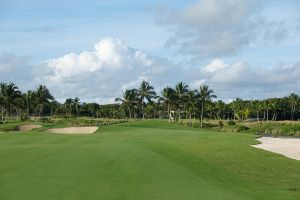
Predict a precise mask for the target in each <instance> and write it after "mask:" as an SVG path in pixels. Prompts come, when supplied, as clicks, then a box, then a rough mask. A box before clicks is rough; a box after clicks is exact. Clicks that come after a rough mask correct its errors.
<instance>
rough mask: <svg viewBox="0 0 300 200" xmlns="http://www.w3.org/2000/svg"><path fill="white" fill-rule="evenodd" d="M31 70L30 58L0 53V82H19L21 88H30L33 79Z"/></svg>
mask: <svg viewBox="0 0 300 200" xmlns="http://www.w3.org/2000/svg"><path fill="white" fill-rule="evenodd" d="M32 70H33V66H32V65H30V58H28V57H19V56H16V55H14V54H11V53H7V52H0V82H19V83H20V85H22V86H23V87H27V86H28V87H30V86H32V85H31V83H30V82H31V80H32V79H33V77H34V74H33V71H32Z"/></svg>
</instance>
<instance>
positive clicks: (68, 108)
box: [64, 98, 74, 116]
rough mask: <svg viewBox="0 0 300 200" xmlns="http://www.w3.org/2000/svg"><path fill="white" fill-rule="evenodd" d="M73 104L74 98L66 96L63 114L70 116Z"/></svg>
mask: <svg viewBox="0 0 300 200" xmlns="http://www.w3.org/2000/svg"><path fill="white" fill-rule="evenodd" d="M73 105H74V99H72V98H68V99H66V101H65V103H64V109H65V113H66V114H65V115H66V116H71V115H72V107H73Z"/></svg>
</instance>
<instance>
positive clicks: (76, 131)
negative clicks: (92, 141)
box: [48, 126, 98, 134]
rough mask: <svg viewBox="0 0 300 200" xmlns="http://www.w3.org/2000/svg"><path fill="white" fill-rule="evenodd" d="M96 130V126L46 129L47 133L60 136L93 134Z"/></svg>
mask: <svg viewBox="0 0 300 200" xmlns="http://www.w3.org/2000/svg"><path fill="white" fill-rule="evenodd" d="M97 129H98V127H97V126H89V127H69V128H52V129H48V132H50V133H62V134H91V133H94V132H95V131H96V130H97Z"/></svg>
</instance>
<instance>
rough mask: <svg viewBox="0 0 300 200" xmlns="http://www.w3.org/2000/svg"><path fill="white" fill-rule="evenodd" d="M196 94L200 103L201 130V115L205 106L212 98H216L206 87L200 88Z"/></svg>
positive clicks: (201, 119)
mask: <svg viewBox="0 0 300 200" xmlns="http://www.w3.org/2000/svg"><path fill="white" fill-rule="evenodd" d="M196 93H197V96H198V98H199V100H200V102H201V114H200V122H201V128H203V115H204V109H205V105H206V103H207V102H209V101H211V100H212V99H213V98H217V96H216V95H214V91H213V90H212V89H209V87H208V86H207V85H202V86H200V89H199V91H196Z"/></svg>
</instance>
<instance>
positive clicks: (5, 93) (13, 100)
mask: <svg viewBox="0 0 300 200" xmlns="http://www.w3.org/2000/svg"><path fill="white" fill-rule="evenodd" d="M0 88H1V90H0V92H1V93H0V96H1V99H2V101H3V106H4V107H6V109H7V110H8V115H9V116H10V117H11V114H12V110H13V107H14V106H17V105H18V101H19V100H18V99H19V98H21V96H22V93H21V91H20V90H19V88H18V86H16V85H15V84H14V83H8V84H6V83H1V86H0ZM2 118H3V117H2Z"/></svg>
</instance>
